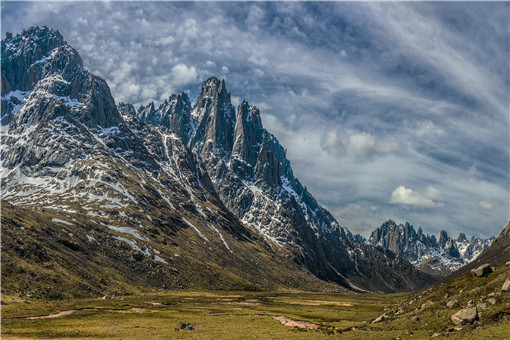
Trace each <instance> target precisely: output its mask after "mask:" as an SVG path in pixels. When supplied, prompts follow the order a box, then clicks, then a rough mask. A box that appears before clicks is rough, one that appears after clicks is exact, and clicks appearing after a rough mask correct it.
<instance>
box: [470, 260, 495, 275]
mask: <svg viewBox="0 0 510 340" xmlns="http://www.w3.org/2000/svg"><path fill="white" fill-rule="evenodd" d="M472 272H473V275H474V276H478V277H484V276H487V275H489V274H490V273H492V268H491V265H490V264H488V263H486V264H482V265H481V266H480V267H478V268H476V269H473V270H472Z"/></svg>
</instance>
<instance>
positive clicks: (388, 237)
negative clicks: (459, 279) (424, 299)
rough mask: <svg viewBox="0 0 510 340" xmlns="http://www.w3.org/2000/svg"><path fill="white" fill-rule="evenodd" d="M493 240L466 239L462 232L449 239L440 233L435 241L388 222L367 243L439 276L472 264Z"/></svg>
mask: <svg viewBox="0 0 510 340" xmlns="http://www.w3.org/2000/svg"><path fill="white" fill-rule="evenodd" d="M494 239H495V238H494V237H491V238H489V239H481V238H476V237H474V236H473V237H471V239H469V240H468V239H467V238H466V235H465V234H464V233H460V234H459V237H458V238H457V239H453V238H451V237H450V236H448V234H447V233H446V231H444V230H442V231H441V232H440V234H439V239H436V237H435V236H434V235H426V234H424V233H423V231H422V228H421V227H420V228H418V230H415V229H414V227H413V226H412V225H410V224H409V223H407V222H406V223H405V225H403V224H399V225H397V224H396V223H395V221H393V220H389V221H386V222H384V223H383V224H382V225H381V226H380V227H379V228H377V229H376V230H374V231H373V232H372V234H371V235H370V238H369V239H368V241H367V243H368V244H371V245H373V246H380V247H382V248H384V249H389V250H391V251H392V252H394V253H396V254H398V255H399V256H401V257H403V258H405V259H407V260H409V261H410V262H411V263H412V264H414V265H415V266H416V267H417V268H419V269H421V270H423V271H425V272H427V273H429V274H431V275H434V276H436V277H441V276H445V275H447V274H449V273H451V272H453V271H455V270H457V269H459V268H460V267H462V266H464V265H466V264H468V263H470V262H471V261H473V260H474V259H475V258H476V257H477V256H478V255H479V254H480V253H481V252H482V251H483V250H484V249H485V248H488V247H489V246H490V244H491V243H492V241H493V240H494Z"/></svg>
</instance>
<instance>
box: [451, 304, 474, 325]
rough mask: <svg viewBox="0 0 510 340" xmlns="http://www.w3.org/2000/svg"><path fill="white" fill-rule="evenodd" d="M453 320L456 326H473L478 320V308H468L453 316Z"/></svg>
mask: <svg viewBox="0 0 510 340" xmlns="http://www.w3.org/2000/svg"><path fill="white" fill-rule="evenodd" d="M451 319H452V322H453V323H454V324H456V325H465V324H468V323H470V324H471V323H473V322H475V320H478V309H476V307H466V308H464V309H461V310H459V311H458V312H457V313H455V314H453V315H452V317H451Z"/></svg>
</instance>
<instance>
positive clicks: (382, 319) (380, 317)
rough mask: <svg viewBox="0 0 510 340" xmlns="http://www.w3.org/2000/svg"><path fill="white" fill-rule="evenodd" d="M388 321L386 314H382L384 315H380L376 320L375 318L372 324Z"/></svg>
mask: <svg viewBox="0 0 510 340" xmlns="http://www.w3.org/2000/svg"><path fill="white" fill-rule="evenodd" d="M389 319H390V317H389V316H388V314H387V313H384V314H382V315H380V316H379V317H378V318H376V319H375V320H374V321H372V323H379V322H383V321H387V320H389Z"/></svg>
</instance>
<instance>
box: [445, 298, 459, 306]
mask: <svg viewBox="0 0 510 340" xmlns="http://www.w3.org/2000/svg"><path fill="white" fill-rule="evenodd" d="M458 304H459V300H457V299H452V300H450V301H448V303H447V304H446V307H448V308H454V307H457V305H458Z"/></svg>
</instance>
